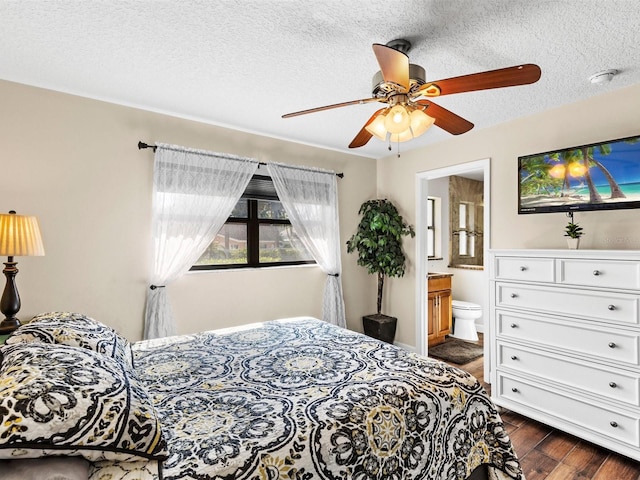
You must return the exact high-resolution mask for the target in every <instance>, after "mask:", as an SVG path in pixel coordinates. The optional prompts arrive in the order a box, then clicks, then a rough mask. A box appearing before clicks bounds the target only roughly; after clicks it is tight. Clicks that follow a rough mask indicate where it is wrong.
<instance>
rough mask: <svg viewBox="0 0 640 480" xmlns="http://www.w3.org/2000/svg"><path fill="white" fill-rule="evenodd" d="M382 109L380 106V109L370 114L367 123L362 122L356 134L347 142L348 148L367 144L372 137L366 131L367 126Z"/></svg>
mask: <svg viewBox="0 0 640 480" xmlns="http://www.w3.org/2000/svg"><path fill="white" fill-rule="evenodd" d="M384 110H385V109H384V108H381V109H380V110H378V111H376V112H375V113H374V114H373V115H371V117H370V118H369V120H367V123H365V124H364V126H363V127H362V128H361V129H360V131H359V132H358V134H357V135H356V136H355V138H354V139H353V140H351V143H350V144H349V148H358V147H363V146H365V145H366V144H367V142H368V141H369V140H371V137H373V135H371V134H370V133H369V132H368V131H367V126H368V125H369V124H370V123H371V122H373V121H374V120H375V119H376V117H377V116H378V115H380V113H381V112H383V111H384Z"/></svg>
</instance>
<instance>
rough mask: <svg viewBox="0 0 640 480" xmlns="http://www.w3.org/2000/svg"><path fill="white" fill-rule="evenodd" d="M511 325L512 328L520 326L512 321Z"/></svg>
mask: <svg viewBox="0 0 640 480" xmlns="http://www.w3.org/2000/svg"><path fill="white" fill-rule="evenodd" d="M510 326H511V328H518V324H516V323H512V324H511V325H510Z"/></svg>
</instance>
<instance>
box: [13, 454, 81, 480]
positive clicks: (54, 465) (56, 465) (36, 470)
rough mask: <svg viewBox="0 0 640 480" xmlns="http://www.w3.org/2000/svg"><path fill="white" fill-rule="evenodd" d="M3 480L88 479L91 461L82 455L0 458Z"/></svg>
mask: <svg viewBox="0 0 640 480" xmlns="http://www.w3.org/2000/svg"><path fill="white" fill-rule="evenodd" d="M0 472H2V480H88V478H89V462H88V461H86V460H85V459H84V458H82V457H49V458H30V459H27V460H0Z"/></svg>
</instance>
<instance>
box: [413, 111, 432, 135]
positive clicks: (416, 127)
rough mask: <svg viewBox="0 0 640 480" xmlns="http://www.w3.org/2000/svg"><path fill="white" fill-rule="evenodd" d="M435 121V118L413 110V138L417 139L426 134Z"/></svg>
mask: <svg viewBox="0 0 640 480" xmlns="http://www.w3.org/2000/svg"><path fill="white" fill-rule="evenodd" d="M435 121H436V119H435V118H433V117H430V116H429V115H427V114H426V113H424V112H423V111H422V110H419V109H415V110H414V111H413V112H411V130H412V132H413V138H416V137H419V136H420V135H422V134H423V133H424V132H426V131H427V130H428V129H429V128H430V127H431V125H433V124H434V122H435Z"/></svg>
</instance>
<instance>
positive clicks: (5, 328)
mask: <svg viewBox="0 0 640 480" xmlns="http://www.w3.org/2000/svg"><path fill="white" fill-rule="evenodd" d="M20 325H21V323H20V320H18V319H17V318H5V319H4V320H3V321H2V322H0V335H6V334H7V333H11V332H13V331H14V330H16V329H17V328H18V327H19V326H20Z"/></svg>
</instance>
